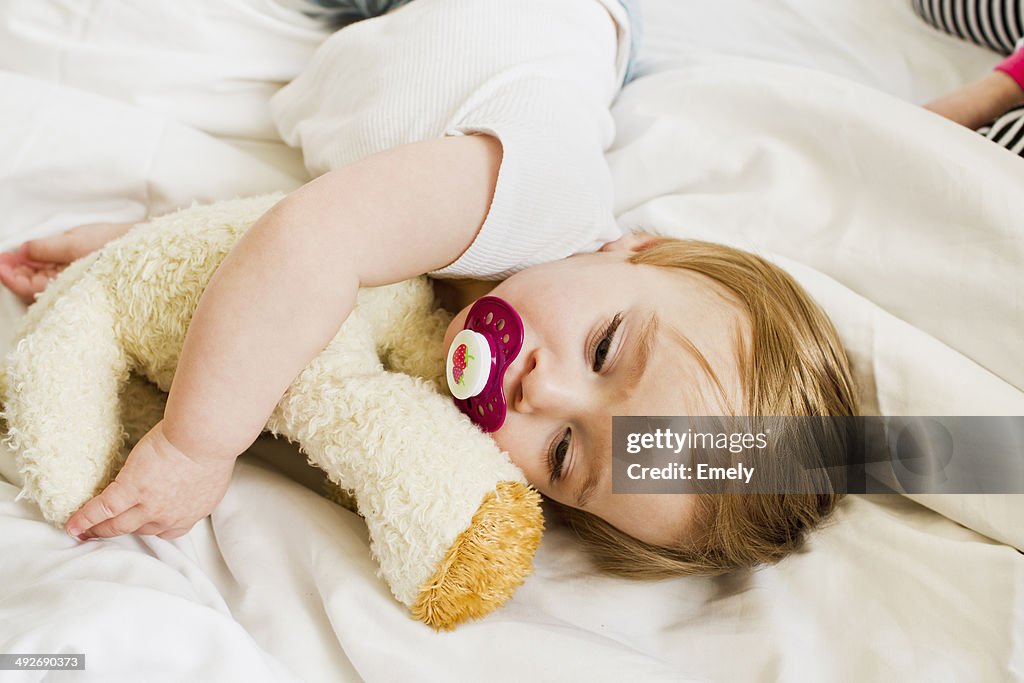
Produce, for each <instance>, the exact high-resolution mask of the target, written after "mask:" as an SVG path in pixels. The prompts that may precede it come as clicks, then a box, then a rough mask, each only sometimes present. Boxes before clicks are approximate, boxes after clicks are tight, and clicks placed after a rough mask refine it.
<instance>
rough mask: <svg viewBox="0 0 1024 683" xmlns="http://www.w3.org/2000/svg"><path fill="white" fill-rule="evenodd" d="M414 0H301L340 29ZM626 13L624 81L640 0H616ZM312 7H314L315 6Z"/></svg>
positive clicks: (636, 39) (633, 51) (639, 22)
mask: <svg viewBox="0 0 1024 683" xmlns="http://www.w3.org/2000/svg"><path fill="white" fill-rule="evenodd" d="M412 1H413V0H302V2H303V3H304V4H307V5H309V6H310V8H309V9H307V10H304V11H305V13H306V14H307V15H309V16H312V17H315V18H320V19H325V20H327V21H329V22H330V23H331V24H332V25H333V26H337V27H338V28H341V27H343V26H347V25H348V24H352V23H355V22H357V21H361V20H362V19H370V18H371V17H379V16H380V15H382V14H385V13H387V12H389V11H391V10H393V9H395V8H396V7H401V6H402V5H407V4H409V3H410V2H412ZM619 2H620V3H622V6H623V7H624V8H625V9H626V13H627V14H628V15H629V25H630V28H631V33H630V35H631V37H632V40H631V41H630V46H629V64H628V66H627V67H626V80H625V82H626V83H628V82H629V81H631V80H633V67H634V65H635V64H636V55H637V51H638V50H639V48H640V34H641V33H642V30H643V19H642V18H641V15H640V0H619ZM313 6H315V9H314V7H313Z"/></svg>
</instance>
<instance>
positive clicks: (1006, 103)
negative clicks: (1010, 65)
mask: <svg viewBox="0 0 1024 683" xmlns="http://www.w3.org/2000/svg"><path fill="white" fill-rule="evenodd" d="M1022 103H1024V90H1022V89H1021V87H1020V86H1019V85H1017V83H1016V82H1015V81H1014V80H1013V79H1012V78H1010V77H1009V76H1007V75H1006V74H1005V73H1003V72H1002V71H992V72H990V73H989V74H987V75H985V76H984V77H983V78H981V79H979V80H977V81H975V82H973V83H970V84H968V85H965V86H964V87H962V88H959V89H958V90H955V91H953V92H951V93H950V94H948V95H946V96H944V97H940V98H938V99H937V100H933V101H931V102H929V103H928V104H926V105H924V108H925V109H928V110H930V111H933V112H935V113H936V114H938V115H940V116H944V117H945V118H947V119H949V120H950V121H955V122H956V123H959V124H960V125H962V126H967V127H968V128H970V129H971V130H975V129H977V128H980V127H981V126H984V125H985V124H987V123H991V122H992V121H994V120H995V119H996V118H998V117H999V116H1001V115H1003V114H1005V113H1006V112H1007V111H1009V110H1010V109H1012V108H1013V107H1016V106H1017V105H1019V104H1022Z"/></svg>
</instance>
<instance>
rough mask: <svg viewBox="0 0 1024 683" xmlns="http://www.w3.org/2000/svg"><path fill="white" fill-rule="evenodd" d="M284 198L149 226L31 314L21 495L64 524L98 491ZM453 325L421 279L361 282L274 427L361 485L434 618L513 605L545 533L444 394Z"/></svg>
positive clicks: (402, 575)
mask: <svg viewBox="0 0 1024 683" xmlns="http://www.w3.org/2000/svg"><path fill="white" fill-rule="evenodd" d="M278 199H280V197H279V196H269V197H257V198H253V199H240V200H233V201H226V202H220V203H217V204H213V205H210V206H201V207H192V208H190V209H185V210H182V211H179V212H177V213H174V214H171V215H168V216H164V217H162V218H157V219H155V220H152V221H150V222H149V223H146V224H143V225H140V226H138V227H136V228H135V229H133V230H132V231H131V232H129V233H128V234H127V235H125V236H124V237H122V238H120V239H118V240H115V241H113V242H111V243H110V244H108V245H107V246H105V247H104V248H103V249H102V250H100V251H99V252H97V253H95V254H93V255H91V256H89V257H87V258H84V259H82V260H80V261H78V262H76V263H74V264H72V265H71V266H70V267H69V268H67V269H66V270H65V271H64V272H63V273H61V275H60V276H59V277H58V278H57V279H56V280H54V282H52V283H51V284H50V286H49V287H48V288H47V290H46V292H45V293H44V294H43V295H42V296H41V297H40V299H39V300H38V301H37V302H36V303H35V304H34V305H33V306H32V307H31V308H30V309H29V311H28V313H27V314H26V316H25V318H24V321H23V324H22V329H21V330H20V333H19V335H18V340H19V341H18V342H17V345H16V347H15V349H14V351H12V352H11V353H10V355H9V356H8V358H7V362H6V373H5V376H4V378H3V386H2V387H0V388H2V389H3V396H2V398H3V401H4V416H5V418H6V421H7V426H8V440H9V443H10V444H11V445H12V446H13V448H14V449H15V451H16V453H17V457H18V464H19V470H20V473H21V475H22V478H23V482H24V489H23V492H24V495H26V496H28V497H30V498H31V499H33V500H34V501H36V502H37V503H38V504H39V507H40V508H41V509H42V511H43V515H44V516H45V517H46V519H47V520H49V521H50V522H52V523H54V524H61V525H62V524H63V523H64V522H66V520H67V519H68V517H69V516H70V515H71V514H72V513H73V512H74V511H76V510H77V509H78V508H79V507H80V506H81V505H82V504H84V503H85V502H86V501H88V500H89V499H90V498H91V497H93V496H94V495H96V494H98V493H99V492H100V491H101V490H103V488H104V487H105V486H106V485H107V484H108V483H109V482H110V481H111V480H112V479H113V477H114V476H115V475H116V473H117V472H118V470H119V469H120V467H121V465H122V464H123V463H124V459H125V457H126V455H127V450H126V449H127V448H128V446H130V444H131V443H133V442H134V440H136V439H138V438H140V437H141V436H142V435H143V434H144V433H145V432H146V431H147V430H148V429H149V427H151V426H152V425H153V424H155V423H156V421H157V420H158V419H159V418H160V416H161V415H162V412H163V395H162V393H161V392H164V391H167V390H168V389H169V387H170V384H171V379H172V377H173V375H174V370H175V367H176V364H177V361H178V355H179V353H180V352H181V347H182V343H183V341H184V337H185V331H186V329H187V327H188V323H189V320H190V319H191V316H192V313H193V311H194V310H195V306H196V304H197V302H198V300H199V296H200V294H201V293H202V291H203V288H204V287H205V286H206V283H207V282H208V281H209V279H210V277H211V276H212V275H213V272H214V271H215V270H216V268H217V266H218V264H219V263H220V261H221V260H222V259H223V257H224V256H225V254H226V253H227V252H228V251H229V250H230V249H231V247H232V245H234V243H235V242H236V241H237V240H238V238H239V237H240V236H241V235H242V234H243V233H244V232H245V231H246V230H247V229H248V228H249V226H251V225H252V224H253V223H254V222H255V221H256V219H258V218H259V217H260V216H261V215H262V214H263V213H264V212H265V211H266V210H267V209H269V208H270V207H271V206H272V205H273V204H274V203H275V202H276V201H277V200H278ZM449 320H450V316H449V315H448V314H447V313H445V312H444V311H442V310H440V309H438V308H437V307H436V306H435V304H434V298H433V292H432V288H431V287H430V284H429V283H428V282H427V280H426V279H425V278H418V279H414V280H409V281H406V282H403V283H399V284H396V285H391V286H388V287H378V288H373V289H363V290H361V291H360V292H359V295H358V297H357V302H356V306H355V309H354V310H353V312H352V314H351V315H350V316H349V318H348V320H346V322H345V323H344V325H343V326H342V328H341V330H340V331H339V333H338V334H337V336H336V337H335V338H334V339H333V341H332V342H331V343H330V344H329V345H328V346H327V348H326V349H325V350H324V351H323V352H322V353H321V354H320V355H319V356H317V357H316V358H315V359H314V360H313V361H312V362H311V363H310V364H309V365H308V366H307V367H306V368H305V369H304V370H303V371H302V372H301V373H300V374H299V376H298V377H297V378H296V380H295V381H294V383H293V384H292V385H291V386H290V387H289V388H288V390H287V392H286V393H285V395H284V397H283V398H282V399H281V401H280V403H278V405H277V407H276V409H275V411H274V413H273V414H272V416H271V418H270V421H269V422H268V423H267V427H266V428H267V430H269V431H270V432H273V433H274V434H277V435H281V436H284V437H286V438H288V439H289V440H291V441H294V442H297V443H298V444H299V446H300V447H301V449H302V451H303V452H304V453H305V454H306V455H307V456H308V458H309V460H310V462H312V463H313V464H315V465H317V466H318V467H320V468H322V469H323V470H324V471H325V472H326V473H327V475H328V476H329V478H330V479H331V480H332V481H333V482H334V483H335V484H337V485H338V486H339V487H340V488H341V489H343V490H347V491H351V493H352V494H353V495H354V497H355V500H356V503H357V505H358V509H359V512H360V514H361V515H363V517H364V518H365V520H366V523H367V526H368V527H369V531H370V537H371V551H372V553H373V555H374V556H375V558H376V559H377V561H378V562H379V565H380V575H381V576H382V577H383V578H384V579H385V580H386V581H387V583H388V584H389V585H390V587H391V590H392V592H393V593H394V595H395V597H396V598H397V599H398V600H399V601H400V602H402V603H403V604H405V605H406V606H407V607H409V609H410V610H411V612H412V615H413V616H414V617H415V618H417V619H420V620H422V621H423V622H425V623H427V624H430V625H431V626H434V627H435V628H451V627H453V626H455V625H456V624H458V623H459V622H461V621H463V620H465V619H468V618H474V617H478V616H481V615H483V614H486V613H487V612H489V611H491V610H493V609H495V608H496V607H498V606H500V605H501V604H503V603H504V602H505V601H506V600H507V599H508V598H509V597H510V596H511V594H512V592H513V591H514V590H515V588H516V587H517V586H518V585H519V584H520V583H521V582H522V581H523V579H524V577H525V576H526V575H527V574H529V572H530V571H531V563H532V558H533V554H534V552H535V551H536V548H537V545H538V544H539V542H540V536H541V530H542V516H541V512H540V499H539V496H538V494H537V493H536V492H535V491H534V490H533V489H531V488H529V485H528V484H527V482H526V480H525V478H524V477H523V474H522V472H521V471H520V470H519V469H518V468H516V467H515V466H514V465H513V464H512V463H511V462H510V461H509V459H508V457H507V455H505V454H504V453H502V452H501V451H500V450H499V449H498V447H497V446H496V445H495V443H494V441H493V440H492V439H491V438H490V437H488V436H487V435H486V434H484V433H483V432H481V431H480V430H479V429H478V428H477V427H476V426H474V425H473V424H472V423H471V422H470V421H469V419H468V418H466V417H465V416H464V415H463V414H462V413H460V412H459V411H458V409H457V408H456V407H455V406H454V404H453V403H452V400H451V398H450V397H449V396H448V395H447V388H446V385H445V381H444V360H445V359H444V349H443V348H442V344H443V341H442V338H443V334H444V330H445V328H446V326H447V324H448V322H449ZM254 371H258V370H256V369H254ZM158 389H159V390H158ZM254 504H256V502H255V501H254Z"/></svg>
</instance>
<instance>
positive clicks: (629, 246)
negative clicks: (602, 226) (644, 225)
mask: <svg viewBox="0 0 1024 683" xmlns="http://www.w3.org/2000/svg"><path fill="white" fill-rule="evenodd" d="M657 239H658V237H657V236H656V235H651V234H649V233H646V232H633V233H629V234H626V235H623V236H622V237H620V238H619V239H617V240H615V241H614V242H609V243H607V244H606V245H604V246H603V247H601V249H600V250H601V251H625V252H629V253H630V254H635V253H637V252H640V251H643V250H644V249H646V248H647V247H649V246H651V245H652V244H654V243H655V242H656V241H657Z"/></svg>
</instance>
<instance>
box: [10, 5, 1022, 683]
mask: <svg viewBox="0 0 1024 683" xmlns="http://www.w3.org/2000/svg"><path fill="white" fill-rule="evenodd" d="M422 1H428V0H422ZM709 6H710V7H709ZM645 10H646V12H647V19H648V23H647V36H646V40H647V43H646V45H645V48H644V49H645V51H644V53H643V57H644V59H643V61H642V63H641V73H642V74H643V77H642V78H640V79H639V80H637V81H636V82H635V83H633V84H631V85H630V86H629V87H628V88H627V89H626V90H625V92H624V93H623V95H622V97H621V98H620V100H619V102H618V103H617V105H616V109H615V114H616V121H617V124H618V127H619V136H618V139H617V142H616V144H615V146H614V148H613V149H612V150H611V152H610V153H609V162H610V164H611V167H612V170H613V175H614V177H615V182H616V201H617V204H618V211H619V215H620V221H621V223H622V224H623V225H624V226H626V227H634V226H643V227H645V228H647V229H653V230H657V231H661V232H665V233H670V234H675V235H681V236H695V237H702V238H708V239H715V240H721V241H726V242H729V243H732V244H737V245H740V246H744V247H746V248H750V249H754V250H757V251H759V252H761V253H764V254H766V255H769V256H771V257H773V258H777V259H779V260H780V262H782V263H783V264H784V265H785V266H786V267H787V268H789V269H790V270H791V271H792V272H793V273H794V274H795V275H796V276H797V277H798V278H799V279H800V280H801V281H802V282H804V284H805V285H806V286H807V287H808V288H809V289H810V290H811V291H812V293H813V294H814V295H815V296H816V297H817V298H818V299H819V300H820V301H821V302H822V303H823V305H824V306H825V307H826V308H827V309H828V311H829V313H830V314H831V315H832V317H833V319H834V320H835V321H836V323H837V326H838V327H839V328H840V331H841V333H842V335H843V336H844V340H845V341H846V343H847V345H848V346H849V349H850V352H851V355H852V357H853V359H854V363H855V366H856V372H857V377H858V380H859V382H860V384H861V386H862V387H863V389H864V394H865V400H866V402H867V405H868V407H869V409H871V410H877V411H881V412H883V413H887V414H937V415H943V414H1018V415H1019V414H1024V347H1022V345H1021V343H1020V337H1021V332H1022V331H1024V295H1022V292H1024V275H1022V274H1024V161H1022V160H1021V159H1019V158H1017V157H1014V156H1013V155H1011V154H1009V153H1007V152H1004V151H1003V150H1000V149H997V148H995V147H994V146H993V145H992V144H991V143H988V142H986V141H984V140H982V139H980V138H978V137H977V136H975V135H974V134H972V133H970V132H969V131H966V130H961V129H959V128H958V127H956V126H954V125H953V124H950V123H948V122H946V121H943V120H941V119H938V118H937V117H934V116H932V115H930V114H928V113H927V112H924V111H922V110H920V109H918V108H917V107H915V106H912V105H911V104H909V103H907V102H905V101H901V99H902V100H909V101H911V102H919V101H921V100H924V99H927V98H928V97H931V96H934V95H936V94H938V93H940V92H942V91H944V90H945V89H948V88H949V87H952V86H954V85H955V84H957V83H961V82H963V81H965V80H966V79H968V78H971V77H973V76H975V75H977V74H978V73H981V72H982V71H984V70H985V69H987V68H990V67H991V65H992V64H993V63H994V62H995V61H996V58H995V57H994V56H993V55H991V54H989V53H987V52H985V51H984V50H981V49H979V48H975V47H971V46H967V45H963V44H961V43H959V42H958V41H955V40H954V39H951V38H948V37H945V36H941V35H939V34H937V33H935V32H933V31H931V30H930V29H927V28H926V27H924V26H923V25H922V24H920V23H919V22H918V20H917V19H916V18H915V17H914V16H913V15H912V13H911V12H910V9H909V7H908V3H907V2H903V1H902V0H842V1H839V0H818V1H817V2H813V1H812V0H801V1H797V0H789V1H783V0H775V1H771V2H769V1H767V0H717V1H716V2H715V3H707V2H700V1H699V0H649V1H648V2H647V3H646V4H645ZM323 36H324V34H323V32H322V31H320V30H318V29H317V28H316V27H315V26H314V25H313V24H311V23H310V22H308V21H306V20H305V19H303V18H302V17H298V16H295V15H293V14H289V13H288V12H286V11H285V10H283V9H281V8H279V7H278V6H277V5H275V4H274V3H272V2H270V1H269V0H223V1H221V2H216V3H214V2H207V1H205V0H178V1H177V2H175V3H137V2H131V1H129V0H122V1H120V2H118V1H115V0H95V1H94V2H90V3H76V2H57V1H56V0H46V1H43V0H3V1H0V68H2V69H3V70H4V71H2V72H0V178H2V183H0V210H2V215H3V217H4V218H3V221H0V248H9V247H12V246H15V245H16V244H18V243H20V242H21V241H22V240H24V239H26V238H28V237H32V236H36V235H39V234H45V233H51V232H56V231H59V230H61V229H64V228H66V227H70V226H72V225H77V224H80V223H84V222H88V221H92V220H135V219H140V218H142V217H143V216H144V215H145V211H146V207H149V208H150V209H151V210H152V211H153V212H154V213H156V212H161V211H165V210H168V209H170V208H173V207H175V206H179V205H183V204H188V203H190V202H191V201H192V200H193V199H200V200H212V199H217V198H224V197H230V196H235V195H238V194H253V193H258V192H264V191H268V190H273V189H283V190H287V189H290V188H293V187H295V186H297V185H298V184H300V183H301V182H302V181H303V180H304V176H303V171H302V164H301V159H300V157H299V156H298V154H297V153H296V152H295V151H293V150H288V149H286V148H284V147H283V146H282V145H281V144H280V143H279V142H278V141H276V139H275V138H276V135H275V133H274V128H273V126H272V122H271V121H270V119H269V114H268V108H267V101H268V99H269V97H270V96H271V95H272V94H273V92H274V91H275V90H276V88H277V87H279V86H280V85H281V84H282V83H284V82H286V81H287V80H289V79H290V78H291V77H293V76H294V75H295V74H296V73H297V72H298V70H300V69H301V68H302V66H303V64H304V63H305V60H306V59H308V57H309V55H310V54H311V52H312V51H313V50H314V49H315V47H316V45H317V44H318V42H319V41H320V40H322V39H323ZM808 67H811V68H814V69H818V70H810V69H808ZM826 72H830V73H826ZM848 79H851V80H848ZM20 314H21V309H20V307H19V306H18V304H16V303H15V302H14V301H13V299H12V298H11V297H9V296H7V295H6V293H4V298H2V299H0V334H2V339H0V342H3V343H7V342H8V341H9V336H10V333H11V329H12V326H13V325H14V323H15V321H16V318H17V316H18V315H20ZM0 475H2V477H6V479H7V481H9V482H12V483H7V481H4V480H3V479H2V478H0V539H2V540H0V553H2V554H0V652H8V653H11V652H22V653H45V652H84V653H85V654H86V671H85V672H78V673H76V674H69V675H68V680H90V681H92V680H95V681H104V682H105V681H117V680H126V681H136V680H161V679H166V680H184V679H188V680H210V681H227V680H245V681H263V680H270V681H277V680H309V681H320V680H323V681H338V680H353V681H354V680H360V679H365V680H372V681H390V680H394V681H407V680H445V681H450V680H501V681H504V680H507V681H523V680H595V681H622V680H644V681H653V680H657V681H661V680H666V681H667V680H672V681H679V680H736V681H751V680H758V681H761V680H764V681H774V680H786V681H802V680H849V681H863V680H921V681H933V680H971V681H977V680H981V681H984V680H993V681H999V680H1007V679H1024V636H1022V634H1024V555H1022V554H1021V553H1020V552H1019V551H1018V550H1017V549H1016V548H1024V525H1021V519H1022V518H1024V503H1022V502H1021V496H933V497H918V501H917V502H915V501H914V500H911V499H909V498H906V497H901V496H856V497H849V498H848V499H847V500H845V501H844V503H843V504H842V505H841V506H840V509H839V511H838V513H837V515H836V519H835V523H834V524H832V525H830V526H829V527H828V528H826V529H824V530H822V531H820V532H818V533H816V534H815V535H814V536H813V537H812V540H811V542H810V543H809V546H808V548H807V550H806V551H805V552H802V553H800V554H798V555H796V556H794V557H791V558H789V559H787V560H785V561H783V562H782V563H780V564H779V565H778V566H776V567H772V568H768V569H765V570H761V571H759V572H756V573H753V574H751V575H748V576H740V577H731V578H724V579H679V580H672V581H663V582H658V583H633V582H629V581H623V580H618V579H611V578H607V577H602V576H599V575H597V574H595V573H594V572H593V571H591V570H590V569H589V568H588V565H587V562H586V558H585V556H584V554H583V553H582V551H581V550H580V549H579V548H578V547H577V546H576V544H575V542H574V541H573V539H572V538H571V537H570V536H569V534H567V533H566V532H564V531H563V530H560V529H552V530H550V531H549V532H548V533H547V535H546V536H545V539H544V543H543V546H542V548H541V551H540V553H539V554H538V556H537V560H536V574H535V576H534V577H532V578H531V579H529V580H528V582H527V583H526V585H525V586H524V587H523V588H522V589H521V590H520V591H519V592H518V593H517V595H516V597H515V598H514V599H513V601H512V602H511V603H510V605H509V606H508V607H506V608H505V609H503V610H501V611H499V612H497V613H495V614H493V615H491V616H489V617H487V618H486V619H484V620H482V621H479V622H476V623H473V624H469V625H466V626H464V627H461V628H460V629H459V630H458V631H456V632H454V633H449V634H435V633H434V632H432V631H430V630H429V629H428V628H427V627H425V626H423V625H421V624H419V623H417V622H413V621H411V620H410V619H409V618H408V617H407V616H406V615H405V613H404V611H403V610H402V609H401V607H400V606H399V605H398V604H397V603H395V602H394V600H393V599H392V598H391V597H390V594H389V592H388V590H387V588H386V587H385V586H384V585H383V584H382V583H381V582H380V581H379V580H378V579H376V578H375V576H374V566H373V563H372V562H371V560H370V559H369V555H368V548H367V539H366V531H365V528H364V527H363V525H362V524H361V523H360V522H359V520H358V519H357V518H355V517H354V516H352V515H351V514H349V513H347V512H345V511H344V510H341V509H340V508H338V507H337V506H335V505H333V504H331V503H329V502H328V501H326V500H324V499H322V498H320V497H319V496H317V495H316V494H314V493H313V492H312V491H310V490H309V489H307V488H304V487H303V486H301V485H299V484H298V483H296V482H294V481H292V480H291V479H289V478H287V477H285V476H283V475H282V474H280V473H279V472H277V471H275V470H273V469H271V468H268V467H267V466H265V465H264V464H262V462H261V461H258V460H256V459H252V458H250V457H249V456H246V457H245V458H243V459H242V460H241V461H240V463H239V466H238V468H237V470H236V473H235V477H234V480H233V482H232V486H231V488H230V490H229V491H228V494H227V496H226V497H225V499H224V501H223V503H222V504H221V505H220V507H219V508H218V509H217V511H216V512H215V513H214V515H213V516H212V517H211V518H210V519H208V520H205V521H204V522H202V523H200V524H199V525H197V526H196V527H195V529H194V530H193V531H192V532H191V533H190V534H188V535H187V536H185V537H182V538H180V539H177V540H174V541H163V540H160V539H156V538H149V537H143V538H135V537H131V538H119V539H115V540H110V541H93V542H89V543H85V544H79V543H77V542H75V541H72V540H71V539H68V538H67V537H65V536H64V535H63V534H62V533H61V532H60V531H59V530H56V529H53V528H50V527H49V526H47V525H46V524H45V523H43V522H42V521H41V519H40V516H39V513H38V512H37V511H36V510H35V509H34V508H33V507H32V506H31V505H30V504H28V503H27V502H25V501H18V500H16V496H17V493H18V486H17V485H16V483H14V482H16V473H15V472H14V471H13V467H12V460H11V457H10V454H9V453H4V454H2V455H0ZM920 503H923V505H922V504H920ZM0 676H2V680H4V681H6V680H8V679H10V680H26V681H28V680H41V679H42V678H43V676H44V674H43V673H42V672H33V673H28V672H25V673H18V674H13V673H10V672H4V674H3V675H0ZM72 676H74V677H73V678H72ZM53 678H54V679H56V680H63V679H62V678H60V677H59V676H57V675H54V676H53Z"/></svg>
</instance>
